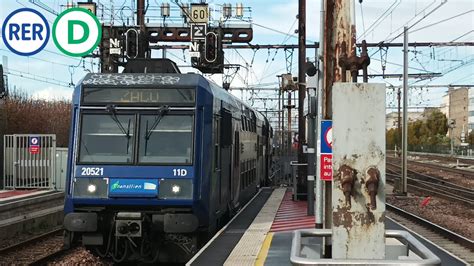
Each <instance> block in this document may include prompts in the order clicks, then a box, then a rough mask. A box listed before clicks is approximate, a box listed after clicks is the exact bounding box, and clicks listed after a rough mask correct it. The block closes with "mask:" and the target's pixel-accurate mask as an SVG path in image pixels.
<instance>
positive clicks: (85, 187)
mask: <svg viewBox="0 0 474 266" xmlns="http://www.w3.org/2000/svg"><path fill="white" fill-rule="evenodd" d="M107 190H108V188H107V178H81V177H76V178H74V183H73V194H72V195H73V197H75V198H107Z"/></svg>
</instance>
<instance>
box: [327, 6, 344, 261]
mask: <svg viewBox="0 0 474 266" xmlns="http://www.w3.org/2000/svg"><path fill="white" fill-rule="evenodd" d="M323 2H324V3H325V7H324V10H325V16H324V23H323V27H324V30H323V31H322V32H321V33H320V36H322V37H323V39H324V42H323V45H321V46H322V49H323V56H324V57H323V65H322V67H323V73H324V76H323V84H324V86H323V87H322V92H323V95H322V97H323V98H322V104H323V110H322V116H323V119H328V120H331V119H332V101H331V100H332V87H333V84H334V83H335V82H340V81H341V80H342V76H344V78H345V79H346V77H347V76H348V75H350V74H348V73H347V71H344V72H343V71H342V69H341V68H340V67H339V62H338V60H339V58H340V55H341V53H342V50H341V49H342V42H344V41H345V42H346V43H348V44H351V39H352V38H351V36H352V34H351V12H350V11H351V9H350V5H351V1H347V0H324V1H323ZM324 193H325V195H324V227H325V228H332V183H331V182H324ZM331 241H332V240H331V239H327V241H326V242H325V243H324V256H325V257H330V256H331V248H330V246H331Z"/></svg>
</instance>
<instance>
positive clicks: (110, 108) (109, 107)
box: [106, 105, 131, 154]
mask: <svg viewBox="0 0 474 266" xmlns="http://www.w3.org/2000/svg"><path fill="white" fill-rule="evenodd" d="M106 110H107V112H108V113H109V114H110V117H111V118H112V120H114V122H115V124H117V126H118V128H119V129H120V131H122V133H123V134H124V135H125V137H126V138H127V154H128V148H129V146H130V137H131V136H130V120H131V119H130V118H129V119H128V125H127V129H125V127H124V126H123V125H122V123H121V122H120V120H119V119H118V117H117V114H116V112H115V106H113V105H107V106H106Z"/></svg>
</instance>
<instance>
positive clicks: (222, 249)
mask: <svg viewBox="0 0 474 266" xmlns="http://www.w3.org/2000/svg"><path fill="white" fill-rule="evenodd" d="M272 192H273V189H271V188H263V189H262V190H261V191H260V193H259V194H258V195H257V196H256V197H255V198H254V199H253V200H252V202H251V204H249V205H247V206H246V207H245V209H243V210H242V212H241V213H240V214H239V215H238V216H237V217H236V218H235V219H234V220H232V221H231V222H230V223H229V224H228V226H227V227H225V228H224V230H221V231H220V233H218V235H217V237H215V238H213V240H211V241H212V242H210V244H208V245H206V246H207V247H205V249H202V252H199V253H198V254H197V255H196V256H195V258H193V259H191V261H190V262H188V263H187V264H186V265H193V266H194V265H203V266H209V265H223V264H224V263H225V261H226V260H227V258H228V257H229V255H230V253H231V252H232V250H233V249H234V247H235V246H236V245H237V243H238V242H239V241H240V239H241V238H242V236H243V235H244V233H245V232H246V231H247V228H249V226H250V224H252V222H253V220H254V219H255V217H256V216H257V214H258V213H259V212H260V210H261V209H262V207H263V206H264V204H265V203H266V202H267V199H268V198H269V197H270V195H271V194H272Z"/></svg>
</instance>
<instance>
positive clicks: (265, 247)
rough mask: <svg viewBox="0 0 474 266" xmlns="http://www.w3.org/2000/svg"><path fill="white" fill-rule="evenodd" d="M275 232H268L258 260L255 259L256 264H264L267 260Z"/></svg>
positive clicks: (260, 265) (258, 265) (259, 265)
mask: <svg viewBox="0 0 474 266" xmlns="http://www.w3.org/2000/svg"><path fill="white" fill-rule="evenodd" d="M272 239H273V233H268V234H267V236H266V237H265V240H264V241H263V244H262V248H261V249H260V252H259V253H258V256H257V260H256V261H255V266H263V265H264V264H265V260H266V259H267V255H268V250H270V244H271V243H272Z"/></svg>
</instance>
